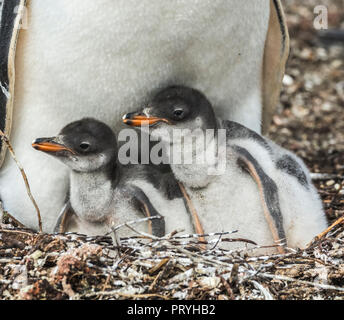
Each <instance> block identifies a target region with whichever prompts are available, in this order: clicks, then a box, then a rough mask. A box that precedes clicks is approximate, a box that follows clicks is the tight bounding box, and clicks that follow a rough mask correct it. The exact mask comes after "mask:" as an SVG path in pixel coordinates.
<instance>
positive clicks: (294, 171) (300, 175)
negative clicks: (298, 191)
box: [276, 155, 309, 188]
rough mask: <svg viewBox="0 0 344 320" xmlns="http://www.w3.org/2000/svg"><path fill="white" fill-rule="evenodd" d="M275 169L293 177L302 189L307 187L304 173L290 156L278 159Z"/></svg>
mask: <svg viewBox="0 0 344 320" xmlns="http://www.w3.org/2000/svg"><path fill="white" fill-rule="evenodd" d="M276 167H277V169H279V170H282V171H283V172H285V173H287V174H289V175H291V176H293V177H295V178H296V179H297V180H298V181H299V183H300V184H301V185H303V186H304V187H306V188H308V187H309V183H308V181H307V176H306V174H305V172H304V171H303V169H302V167H301V166H300V165H299V164H298V163H297V161H295V160H294V159H293V158H292V157H291V156H289V155H284V156H283V157H282V158H280V159H278V161H277V163H276Z"/></svg>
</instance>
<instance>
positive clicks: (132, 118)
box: [123, 112, 171, 127]
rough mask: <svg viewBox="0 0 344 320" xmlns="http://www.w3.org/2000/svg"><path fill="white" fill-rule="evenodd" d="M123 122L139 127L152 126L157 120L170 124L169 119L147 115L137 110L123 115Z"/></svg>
mask: <svg viewBox="0 0 344 320" xmlns="http://www.w3.org/2000/svg"><path fill="white" fill-rule="evenodd" d="M123 122H124V123H125V124H127V125H128V126H132V127H140V126H146V125H148V126H153V125H155V124H157V123H159V122H165V123H167V124H171V123H170V121H168V120H167V119H164V118H157V117H148V116H146V115H143V114H141V113H138V112H133V113H127V114H126V115H125V116H124V117H123Z"/></svg>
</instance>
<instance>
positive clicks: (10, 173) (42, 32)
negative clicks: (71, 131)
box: [0, 0, 270, 231]
mask: <svg viewBox="0 0 344 320" xmlns="http://www.w3.org/2000/svg"><path fill="white" fill-rule="evenodd" d="M27 5H28V10H27V15H28V19H27V21H28V25H27V29H24V30H22V31H21V33H20V37H19V41H18V48H17V56H16V87H15V101H14V109H13V123H12V134H11V141H12V143H13V145H14V148H15V150H16V152H17V157H18V158H19V160H20V161H21V162H22V164H23V167H24V168H25V170H26V173H27V175H28V178H29V181H30V184H31V188H32V192H33V194H34V196H35V197H36V200H37V202H38V205H39V207H40V209H41V213H42V216H43V227H44V230H45V231H51V230H52V228H53V225H54V224H55V222H56V219H57V215H58V212H59V210H60V209H61V207H62V204H63V202H64V198H65V194H66V190H67V184H68V176H67V172H66V170H65V168H64V167H63V166H62V165H59V164H58V163H55V162H53V161H49V159H48V158H45V157H44V156H42V155H41V154H38V153H36V152H35V151H34V150H32V149H31V142H32V140H33V139H35V138H37V137H40V136H46V135H47V136H49V135H51V134H53V133H55V132H57V131H58V129H59V128H61V127H63V126H64V125H66V123H68V122H71V121H73V120H77V119H79V118H81V117H85V116H91V117H96V118H97V119H99V120H102V121H104V122H106V123H107V124H109V125H110V126H112V127H113V128H114V129H118V126H117V125H116V123H117V121H118V120H119V119H120V118H121V116H122V115H123V114H125V113H127V112H128V111H130V110H135V109H138V108H139V107H140V106H141V105H142V103H143V102H144V101H146V99H148V97H149V96H150V95H151V94H153V93H154V92H155V91H156V90H158V89H160V88H162V87H164V86H166V85H170V84H174V83H177V84H182V85H187V86H191V87H195V88H197V89H200V90H201V91H203V92H204V93H205V94H206V95H207V96H208V97H209V98H210V99H211V101H212V102H213V104H214V106H215V108H216V111H217V113H218V115H219V116H220V117H222V118H225V119H232V120H235V121H238V122H241V123H243V124H245V125H246V126H248V127H250V128H252V129H255V130H257V131H260V123H261V112H262V105H261V100H262V93H261V91H262V85H261V82H262V81H261V79H262V70H263V56H264V48H265V42H266V37H267V30H268V25H269V16H270V1H268V0H265V1H256V0H245V1H237V0H219V1H210V0H207V1H191V0H180V1H178V2H175V1H173V2H171V1H170V2H168V1H161V0H144V1H137V0H117V1H113V0H98V1H93V0H73V1H70V0H59V1H55V0H34V1H28V4H27ZM0 197H1V199H2V201H3V203H4V205H5V208H6V209H7V210H8V211H9V212H11V214H13V215H14V216H15V217H16V218H18V219H19V220H21V221H22V222H23V223H24V224H26V225H28V226H30V227H37V226H36V218H35V213H34V208H33V207H32V204H31V202H30V201H29V199H28V197H27V196H26V190H25V187H24V185H23V182H22V179H21V176H20V174H19V173H18V170H17V168H16V166H15V164H14V163H13V161H11V159H10V158H9V155H7V158H6V161H5V163H4V165H3V167H2V169H1V172H0Z"/></svg>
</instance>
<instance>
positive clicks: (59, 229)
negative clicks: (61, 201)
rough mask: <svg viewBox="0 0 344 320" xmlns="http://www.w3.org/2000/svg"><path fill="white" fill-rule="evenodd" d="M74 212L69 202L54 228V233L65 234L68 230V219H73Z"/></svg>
mask: <svg viewBox="0 0 344 320" xmlns="http://www.w3.org/2000/svg"><path fill="white" fill-rule="evenodd" d="M73 214H74V210H73V208H72V206H71V204H70V202H69V201H67V202H66V203H65V205H64V206H63V208H62V210H61V212H60V214H59V217H58V218H57V222H56V225H55V228H54V233H64V232H66V229H67V223H68V219H69V218H71V217H72V215H73Z"/></svg>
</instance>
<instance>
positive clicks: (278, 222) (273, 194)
mask: <svg viewBox="0 0 344 320" xmlns="http://www.w3.org/2000/svg"><path fill="white" fill-rule="evenodd" d="M232 148H233V150H234V151H235V152H236V153H237V154H238V165H239V166H240V167H242V168H244V169H245V168H246V163H245V162H244V161H243V160H242V159H241V158H244V159H245V160H246V161H248V162H250V163H251V164H252V165H253V166H254V168H255V170H256V172H257V174H258V176H259V180H260V182H261V184H262V188H263V193H264V201H265V204H266V206H267V208H268V210H269V213H270V214H271V217H272V219H273V221H274V223H275V226H276V229H277V232H278V236H279V238H280V239H283V240H284V239H286V235H285V231H284V228H283V216H282V212H281V208H280V203H279V196H278V188H277V185H276V183H275V182H274V181H273V180H272V179H271V178H270V177H269V176H268V175H267V174H266V173H265V171H264V170H263V168H262V167H261V166H260V164H259V163H258V161H257V160H256V159H255V158H254V157H253V156H252V155H251V154H250V153H249V152H248V151H247V150H246V149H244V148H241V147H239V146H237V145H235V146H233V147H232Z"/></svg>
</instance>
